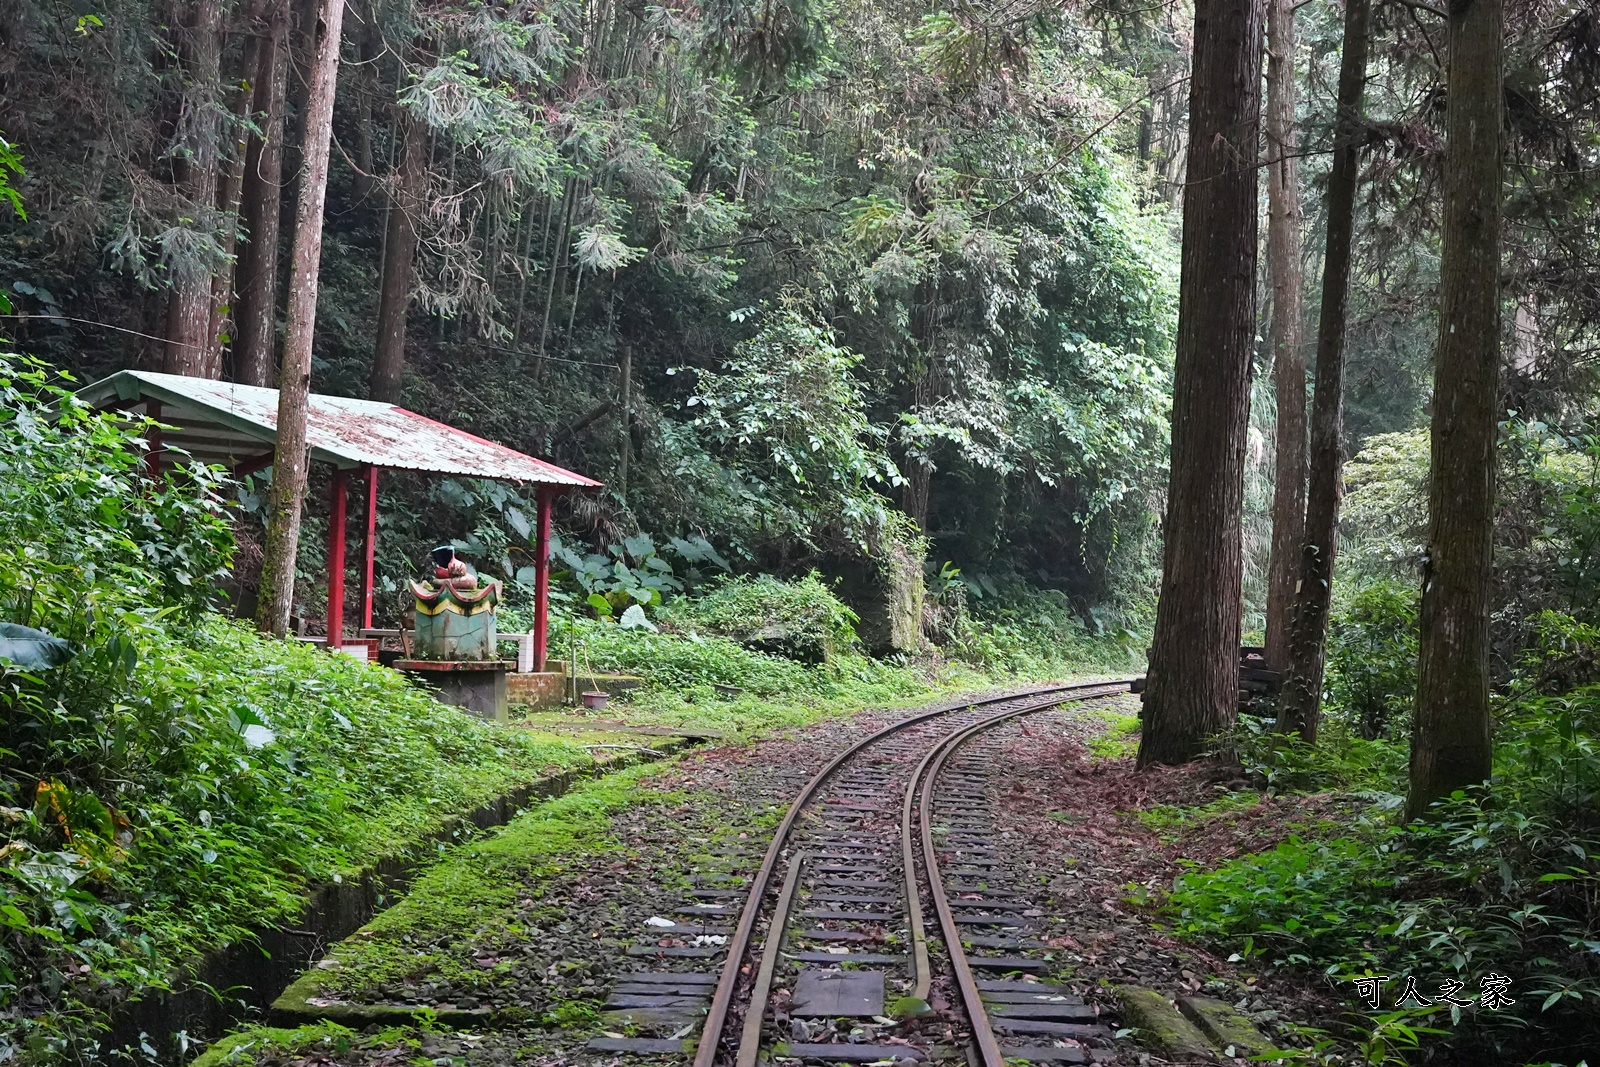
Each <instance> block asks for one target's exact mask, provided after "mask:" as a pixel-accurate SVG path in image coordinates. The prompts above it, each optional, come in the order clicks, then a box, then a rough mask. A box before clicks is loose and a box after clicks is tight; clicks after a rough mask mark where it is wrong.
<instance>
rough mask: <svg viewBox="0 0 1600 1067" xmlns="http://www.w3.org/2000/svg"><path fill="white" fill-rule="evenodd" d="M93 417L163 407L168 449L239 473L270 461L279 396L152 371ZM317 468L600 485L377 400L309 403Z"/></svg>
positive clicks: (124, 379) (93, 397)
mask: <svg viewBox="0 0 1600 1067" xmlns="http://www.w3.org/2000/svg"><path fill="white" fill-rule="evenodd" d="M78 396H79V398H80V399H82V400H84V401H85V402H86V403H89V404H93V405H95V406H96V407H106V406H113V405H114V406H131V405H133V404H137V403H139V402H141V401H142V402H144V403H149V402H150V401H159V402H160V404H161V416H160V417H161V421H162V422H164V423H168V424H171V425H174V426H176V427H178V429H177V430H175V431H169V432H167V433H165V434H164V435H163V442H164V443H166V444H168V445H171V446H173V447H177V448H183V449H185V450H187V451H189V452H190V453H192V454H193V455H194V456H195V458H197V459H199V460H201V461H203V462H207V463H222V464H225V465H228V466H234V465H237V464H239V463H245V462H250V461H252V460H256V459H258V458H260V457H262V456H264V455H265V454H266V453H269V452H271V450H272V448H273V445H274V444H275V443H276V441H277V428H278V391H277V390H276V389H262V388H260V387H257V386H253V385H236V384H234V383H232V382H218V381H211V380H210V379H207V378H189V377H185V376H183V375H179V374H157V373H155V372H153V371H139V370H125V371H118V372H117V373H116V374H113V375H111V377H109V378H105V379H102V380H101V381H98V382H96V383H94V384H93V385H90V386H86V387H85V388H83V389H80V390H79V391H78ZM306 437H307V440H308V443H309V444H310V446H311V458H312V459H313V460H316V461H319V462H322V463H332V464H334V465H336V466H339V467H347V468H348V467H359V466H365V465H367V464H371V465H373V466H376V467H388V468H391V469H394V470H408V471H422V472H425V473H428V474H449V475H457V476H460V477H466V478H492V479H494V480H496V481H506V482H531V483H534V484H538V485H564V486H572V487H575V488H577V487H582V488H593V487H597V486H599V485H600V484H601V483H600V482H597V481H595V480H594V479H592V478H585V477H584V476H583V475H581V474H574V473H573V472H572V471H569V470H565V469H563V468H561V467H557V466H556V465H555V464H553V463H546V462H545V461H544V460H542V459H535V458H534V457H532V456H527V455H523V454H522V453H521V452H518V451H516V450H515V449H511V448H507V447H506V446H505V445H502V444H499V443H497V442H495V441H489V440H486V439H484V438H482V437H477V436H475V435H473V434H470V433H467V432H466V431H465V430H458V429H456V428H455V427H453V426H447V425H445V424H444V423H442V422H436V421H435V420H433V419H430V418H427V417H426V416H424V415H418V414H417V413H416V412H414V411H407V410H406V409H405V408H402V407H396V406H395V405H393V404H383V403H379V402H377V401H375V400H353V399H351V398H349V397H342V396H327V395H324V394H322V393H312V394H311V396H310V402H309V406H308V409H307V414H306Z"/></svg>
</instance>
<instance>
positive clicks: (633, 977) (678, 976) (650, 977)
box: [617, 971, 717, 986]
mask: <svg viewBox="0 0 1600 1067" xmlns="http://www.w3.org/2000/svg"><path fill="white" fill-rule="evenodd" d="M617 981H619V982H639V983H649V984H652V985H703V986H714V985H716V984H717V976H716V975H714V974H701V973H699V972H698V971H634V972H633V973H632V974H624V975H622V976H621V977H619V978H618V979H617Z"/></svg>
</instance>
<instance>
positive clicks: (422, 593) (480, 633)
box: [411, 545, 500, 660]
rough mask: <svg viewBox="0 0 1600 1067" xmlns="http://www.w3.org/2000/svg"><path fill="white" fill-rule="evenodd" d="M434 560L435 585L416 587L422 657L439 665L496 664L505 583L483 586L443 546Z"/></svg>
mask: <svg viewBox="0 0 1600 1067" xmlns="http://www.w3.org/2000/svg"><path fill="white" fill-rule="evenodd" d="M429 558H430V561H431V562H432V564H433V580H432V581H427V580H424V581H420V582H412V583H411V595H412V597H413V599H414V601H415V606H416V612H417V621H416V634H417V653H418V656H419V657H420V658H422V659H440V660H486V659H494V658H496V655H497V651H496V633H495V619H494V609H495V605H496V604H498V603H500V583H499V582H497V581H495V580H494V579H493V578H490V579H487V580H485V581H482V582H481V583H480V580H479V578H478V576H477V575H475V574H473V573H471V572H470V571H468V570H467V565H466V564H465V563H463V562H462V561H461V560H459V559H457V558H456V550H455V549H454V548H452V547H451V546H449V545H440V546H439V547H438V548H436V549H434V550H433V551H432V552H430V553H429ZM452 619H455V620H456V621H452Z"/></svg>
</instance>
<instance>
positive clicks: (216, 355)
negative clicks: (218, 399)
mask: <svg viewBox="0 0 1600 1067" xmlns="http://www.w3.org/2000/svg"><path fill="white" fill-rule="evenodd" d="M255 6H257V5H252V7H255ZM254 21H255V18H254V13H253V12H252V16H251V17H250V18H249V19H248V20H247V22H246V25H245V30H246V34H247V36H246V40H245V45H244V48H243V50H242V53H243V54H242V55H241V56H240V59H239V67H238V70H237V71H235V72H233V73H232V74H231V75H230V76H229V78H228V83H229V85H231V86H232V87H233V88H232V93H233V99H232V101H231V102H230V103H229V106H228V112H229V114H230V115H231V117H232V118H231V122H230V124H229V126H228V134H229V137H228V153H227V165H226V167H225V168H224V169H223V171H222V176H221V180H220V183H219V185H218V187H217V210H218V211H219V212H220V213H221V216H222V226H223V229H222V235H221V241H222V251H223V254H224V255H225V256H226V257H227V265H226V266H224V267H223V268H222V270H220V271H218V272H217V274H216V276H215V277H213V278H212V279H211V322H210V325H209V326H208V327H207V330H206V346H207V349H206V361H207V365H208V366H215V367H216V368H217V369H218V373H217V377H221V369H222V363H223V360H222V350H223V347H224V345H225V344H226V342H225V340H224V334H226V333H227V327H228V322H229V319H230V318H232V319H233V320H234V321H235V322H237V316H236V315H235V308H234V306H233V305H234V293H235V290H236V286H237V284H238V276H239V267H238V256H237V253H238V245H239V208H240V206H241V201H242V199H243V196H244V164H245V156H246V154H247V152H248V150H249V144H248V143H247V138H246V134H245V122H246V120H247V119H248V118H249V117H250V109H251V106H252V102H253V93H252V92H251V89H250V84H251V79H252V78H254V77H255V71H256V67H257V66H258V65H259V62H260V61H259V55H260V52H261V49H262V47H263V46H264V41H263V40H262V38H261V36H260V35H259V34H257V33H255V32H254V27H253V25H252V23H253V22H254Z"/></svg>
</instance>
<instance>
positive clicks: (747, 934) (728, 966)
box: [694, 681, 1127, 1067]
mask: <svg viewBox="0 0 1600 1067" xmlns="http://www.w3.org/2000/svg"><path fill="white" fill-rule="evenodd" d="M1106 684H1107V683H1105V682H1076V683H1072V684H1069V685H1057V686H1042V687H1040V688H1038V689H1025V690H1023V691H1021V692H1017V693H1007V694H1005V695H1002V696H996V697H988V698H985V699H983V700H970V701H965V702H962V703H958V704H951V705H949V706H947V707H942V708H935V709H933V710H932V711H926V712H923V713H921V714H919V715H912V716H908V717H907V718H904V719H901V720H900V721H899V722H895V723H890V724H889V725H888V726H885V727H884V728H883V729H881V730H878V731H876V732H874V733H872V734H869V735H868V736H866V737H864V738H862V739H861V740H859V741H857V742H855V743H854V744H852V745H850V746H849V747H848V748H846V749H844V751H842V752H840V753H839V754H838V755H837V756H835V757H834V758H833V759H831V760H829V761H828V762H827V763H826V764H825V765H824V766H823V767H822V769H821V770H819V771H818V772H817V773H816V774H815V775H813V776H812V777H811V779H810V780H809V781H807V782H806V784H805V785H804V786H802V787H801V788H800V792H799V793H798V794H796V795H795V799H794V801H793V802H792V803H791V804H790V805H789V810H788V811H787V812H785V813H784V816H783V820H782V821H781V822H779V823H778V826H777V829H775V830H774V831H773V834H772V843H771V844H770V845H768V846H767V851H766V854H765V856H763V857H762V861H761V866H760V868H759V869H758V870H757V871H756V873H755V876H754V878H752V879H751V884H750V894H749V896H748V897H747V898H746V899H745V905H744V909H743V911H742V912H741V913H740V915H739V924H738V926H736V927H735V928H734V932H733V936H732V937H731V938H730V939H729V941H728V958H727V961H726V962H725V963H724V964H723V965H722V974H721V975H720V976H719V977H718V979H717V988H716V992H715V994H714V995H713V996H712V999H711V1006H710V1008H709V1009H708V1010H707V1012H706V1022H705V1026H704V1027H703V1028H702V1029H701V1032H700V1042H699V1045H698V1047H697V1048H696V1049H695V1057H694V1067H714V1064H715V1062H716V1058H717V1052H718V1050H719V1048H720V1047H721V1045H722V1035H723V1031H724V1030H725V1029H726V1028H727V1025H728V1013H729V1011H730V1010H731V1009H732V1007H733V998H734V992H735V990H736V988H737V987H738V984H739V976H740V973H741V971H742V969H743V966H744V958H745V956H746V955H747V954H748V953H749V951H750V944H751V940H752V938H753V936H754V934H755V925H756V921H757V919H758V918H759V916H760V913H761V901H762V900H763V899H764V898H765V897H766V895H767V891H768V890H769V889H771V888H772V879H773V875H774V874H775V873H776V871H777V867H778V860H779V859H780V858H781V856H782V854H783V849H784V846H785V844H786V843H787V842H788V839H789V835H790V834H791V833H792V832H793V830H794V824H795V822H796V821H797V820H798V819H799V818H800V814H801V812H802V811H803V810H804V809H805V807H806V806H807V805H808V804H809V803H810V802H811V799H812V797H813V796H815V794H816V792H817V790H818V789H820V788H821V787H822V785H823V783H824V782H826V781H827V780H828V779H829V778H831V777H832V776H833V775H834V773H835V772H836V771H838V769H839V768H840V767H842V766H843V765H844V764H845V763H847V762H848V761H849V760H851V759H853V758H854V757H855V756H857V755H858V754H860V753H861V752H862V751H863V750H864V749H866V748H868V747H870V746H871V745H873V744H876V743H877V742H878V741H881V740H883V739H884V738H885V737H888V736H890V735H892V734H896V733H899V732H900V731H901V730H904V729H906V728H908V727H911V726H915V725H917V724H918V723H922V722H927V721H928V720H929V719H935V718H938V717H939V716H941V715H951V714H954V713H956V712H960V711H967V710H970V709H972V708H978V707H982V706H984V705H986V704H999V703H1003V702H1005V701H1008V700H1025V699H1027V698H1029V697H1036V696H1045V695H1050V694H1055V693H1066V692H1071V691H1074V690H1078V689H1087V688H1093V687H1096V686H1100V687H1103V686H1105V685H1106ZM1120 684H1121V685H1127V682H1126V681H1123V682H1122V683H1120ZM751 1008H752V1010H757V1011H761V1012H763V1013H764V1012H765V1011H766V1005H765V1004H761V1005H752V1006H751Z"/></svg>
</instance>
